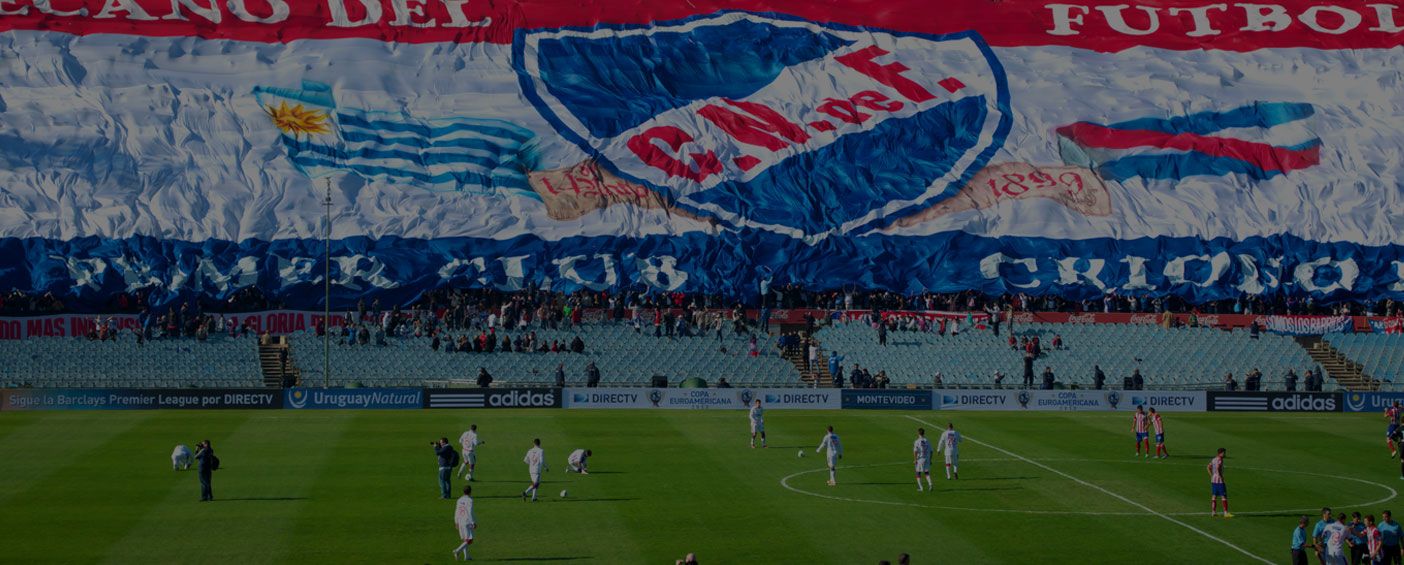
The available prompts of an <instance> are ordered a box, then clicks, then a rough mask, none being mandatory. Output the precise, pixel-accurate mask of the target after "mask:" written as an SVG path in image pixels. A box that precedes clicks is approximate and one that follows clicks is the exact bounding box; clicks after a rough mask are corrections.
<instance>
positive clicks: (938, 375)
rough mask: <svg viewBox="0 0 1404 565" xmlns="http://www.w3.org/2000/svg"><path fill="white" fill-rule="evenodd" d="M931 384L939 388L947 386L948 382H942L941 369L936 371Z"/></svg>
mask: <svg viewBox="0 0 1404 565" xmlns="http://www.w3.org/2000/svg"><path fill="white" fill-rule="evenodd" d="M931 386H932V387H933V388H938V389H939V388H941V387H944V386H946V383H944V382H942V379H941V372H940V371H936V377H935V378H933V379H932V383H931Z"/></svg>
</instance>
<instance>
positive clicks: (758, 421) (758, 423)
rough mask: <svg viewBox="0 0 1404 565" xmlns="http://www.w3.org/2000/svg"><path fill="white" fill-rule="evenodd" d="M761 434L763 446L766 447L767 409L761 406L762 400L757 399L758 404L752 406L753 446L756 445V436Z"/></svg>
mask: <svg viewBox="0 0 1404 565" xmlns="http://www.w3.org/2000/svg"><path fill="white" fill-rule="evenodd" d="M757 435H759V436H760V441H761V447H765V409H763V408H761V401H760V399H759V398H757V399H756V405H755V406H752V407H751V448H752V449H754V448H755V447H756V436H757Z"/></svg>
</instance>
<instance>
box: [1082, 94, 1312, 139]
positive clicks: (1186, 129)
mask: <svg viewBox="0 0 1404 565" xmlns="http://www.w3.org/2000/svg"><path fill="white" fill-rule="evenodd" d="M1315 113H1316V109H1315V108H1313V107H1312V105H1311V104H1305V103H1299V102H1259V103H1257V104H1254V105H1252V106H1244V107H1242V108H1235V109H1233V110H1228V111H1225V112H1200V113H1198V114H1189V115H1186V116H1177V117H1174V118H1138V119H1135V120H1130V121H1125V122H1117V123H1115V124H1111V125H1109V126H1107V127H1109V128H1113V129H1127V130H1151V131H1161V132H1165V133H1197V134H1200V135H1208V134H1211V133H1214V132H1216V131H1219V130H1222V129H1228V128H1248V127H1261V128H1270V127H1274V126H1280V125H1282V124H1285V123H1290V122H1295V121H1297V120H1302V119H1306V118H1309V117H1311V115H1312V114H1315Z"/></svg>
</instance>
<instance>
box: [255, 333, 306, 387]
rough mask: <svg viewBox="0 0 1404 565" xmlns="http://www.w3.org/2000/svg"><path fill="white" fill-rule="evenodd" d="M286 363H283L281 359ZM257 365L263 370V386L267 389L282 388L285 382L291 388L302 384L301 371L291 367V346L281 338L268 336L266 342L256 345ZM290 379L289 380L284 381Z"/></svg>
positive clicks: (286, 340)
mask: <svg viewBox="0 0 1404 565" xmlns="http://www.w3.org/2000/svg"><path fill="white" fill-rule="evenodd" d="M285 358H286V359H287V363H286V364H285V363H283V361H282V360H283V359H285ZM258 365H259V368H260V369H262V370H263V385H264V386H266V387H268V388H282V387H283V383H284V382H285V381H287V382H291V383H292V384H293V386H300V385H301V384H302V371H301V370H300V369H298V368H296V367H294V366H293V363H292V345H291V344H290V343H288V338H286V337H283V336H269V337H268V339H267V341H260V342H259V344H258ZM285 377H290V380H288V379H285Z"/></svg>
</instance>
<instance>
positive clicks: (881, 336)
mask: <svg viewBox="0 0 1404 565" xmlns="http://www.w3.org/2000/svg"><path fill="white" fill-rule="evenodd" d="M878 345H881V346H883V347H887V323H886V322H885V321H883V320H878Z"/></svg>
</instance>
